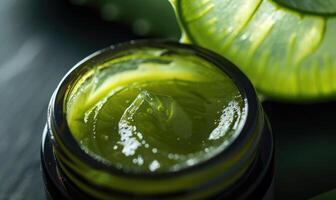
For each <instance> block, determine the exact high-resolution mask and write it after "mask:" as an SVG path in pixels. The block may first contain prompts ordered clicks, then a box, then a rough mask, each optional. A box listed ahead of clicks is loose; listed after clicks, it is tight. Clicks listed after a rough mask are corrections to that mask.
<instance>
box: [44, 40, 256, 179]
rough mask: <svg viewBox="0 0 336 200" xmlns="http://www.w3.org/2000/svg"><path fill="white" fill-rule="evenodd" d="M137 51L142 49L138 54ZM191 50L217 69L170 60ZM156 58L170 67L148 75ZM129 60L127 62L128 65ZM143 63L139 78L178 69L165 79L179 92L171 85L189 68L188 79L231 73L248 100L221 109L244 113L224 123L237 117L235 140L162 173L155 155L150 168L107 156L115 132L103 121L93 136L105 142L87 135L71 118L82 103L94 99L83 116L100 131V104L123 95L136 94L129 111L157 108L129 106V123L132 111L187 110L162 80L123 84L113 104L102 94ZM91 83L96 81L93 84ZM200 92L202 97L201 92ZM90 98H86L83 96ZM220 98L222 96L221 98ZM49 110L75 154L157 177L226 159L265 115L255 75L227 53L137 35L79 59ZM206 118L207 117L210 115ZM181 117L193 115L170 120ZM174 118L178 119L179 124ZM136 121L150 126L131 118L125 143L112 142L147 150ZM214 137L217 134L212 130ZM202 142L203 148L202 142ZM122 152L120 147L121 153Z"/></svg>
mask: <svg viewBox="0 0 336 200" xmlns="http://www.w3.org/2000/svg"><path fill="white" fill-rule="evenodd" d="M139 49H142V51H139ZM143 49H145V51H146V52H145V53H144V51H143ZM137 53H138V54H141V55H137ZM180 54H181V55H182V56H181V55H180ZM135 55H136V56H135ZM187 55H189V56H190V59H192V61H193V62H196V61H197V62H201V61H202V62H204V63H202V64H203V65H207V66H208V67H213V70H215V71H214V72H215V73H208V74H207V73H204V72H201V73H196V72H198V71H197V70H199V69H198V68H197V66H196V67H195V66H194V68H195V69H193V70H194V71H196V72H194V71H191V72H190V70H189V71H188V70H187V71H185V65H186V64H188V63H183V64H182V66H183V67H181V68H180V69H179V68H178V66H181V65H177V66H171V63H172V60H169V59H171V58H175V57H176V56H180V60H178V61H185V60H187V58H188V56H187ZM137 56H138V57H137ZM125 58H127V59H129V60H131V64H130V63H127V62H128V61H129V60H128V61H127V59H125ZM146 59H147V60H146ZM197 59H199V60H197ZM148 61H150V62H148ZM173 61H176V60H173ZM153 62H154V63H155V64H156V65H158V64H159V65H168V66H169V67H167V68H165V67H162V66H160V67H161V68H160V70H157V69H156V73H155V76H148V74H149V73H148V71H149V70H153V69H150V68H151V67H153V66H152V65H151V63H153ZM125 63H126V65H123V64H125ZM139 63H141V67H139ZM143 63H145V64H143ZM189 65H190V64H189ZM111 66H113V67H111ZM125 66H126V67H125ZM118 67H119V68H118ZM174 67H175V68H174ZM139 68H141V70H142V71H141V72H140V73H136V74H135V75H133V77H132V79H133V80H134V79H137V80H139V81H138V82H141V81H143V80H146V81H148V80H151V81H154V82H155V81H157V80H158V79H159V78H162V79H164V77H169V76H167V74H169V73H171V74H170V76H171V75H172V74H174V75H175V76H176V77H174V79H173V80H174V81H173V82H170V83H169V81H165V84H166V82H167V84H168V86H166V91H167V92H173V93H176V90H171V87H175V88H176V79H178V78H179V76H181V74H183V73H186V75H185V76H183V79H182V80H183V81H186V80H185V79H186V77H187V78H190V79H192V78H195V77H196V76H197V74H198V75H199V74H202V73H203V75H204V76H206V75H208V76H209V77H211V78H209V80H210V79H212V81H216V80H217V79H218V80H217V81H220V80H221V78H223V77H227V78H228V79H229V80H230V81H232V85H231V87H232V88H231V89H232V90H233V91H234V90H235V89H236V90H237V91H238V93H232V94H236V95H237V94H238V95H240V97H239V98H238V101H239V99H241V100H242V101H240V102H238V103H237V101H234V100H237V98H236V99H235V98H233V99H229V100H228V101H227V102H225V103H226V104H225V105H228V106H226V107H225V106H224V109H223V110H222V111H223V112H222V113H220V115H225V117H227V116H229V117H230V116H231V117H233V118H235V117H236V118H237V116H238V117H241V120H240V121H239V120H237V121H232V120H231V123H230V124H229V125H226V124H224V125H223V124H222V125H223V126H222V128H223V127H225V125H226V126H233V124H234V123H235V122H237V123H236V124H238V125H237V130H236V131H233V133H232V134H231V135H232V137H230V138H229V139H231V140H221V141H220V142H221V143H222V144H224V143H225V145H222V146H221V148H217V149H218V150H219V152H216V153H214V154H213V155H212V156H209V157H206V156H207V155H208V154H205V153H204V154H203V156H205V157H204V159H203V160H202V161H201V162H197V163H196V164H191V165H185V167H180V168H176V170H163V171H160V170H158V171H157V173H153V172H154V171H156V170H157V169H159V168H160V166H161V164H162V163H160V162H159V161H158V160H157V159H152V160H151V162H150V163H147V164H148V165H147V166H148V167H147V168H146V169H148V170H134V169H126V170H125V169H124V168H123V166H121V165H118V163H117V164H115V161H114V162H111V160H108V159H106V155H107V154H105V155H99V151H102V149H101V148H102V147H101V144H106V143H104V141H107V142H110V141H109V139H110V138H109V135H107V134H103V133H106V131H105V132H104V128H101V127H102V125H100V127H99V128H101V129H100V131H101V133H102V134H100V135H99V133H98V135H91V137H92V138H93V137H100V138H99V141H100V142H101V143H99V145H98V146H97V143H94V142H93V143H92V141H88V140H89V139H88V138H87V137H86V136H87V135H86V136H85V135H84V136H83V135H81V134H83V129H84V128H86V126H84V125H83V126H78V124H77V125H73V124H71V122H75V121H76V119H77V118H78V116H77V114H78V113H79V110H80V109H82V108H83V107H85V106H87V105H88V106H87V108H88V109H86V110H85V112H84V114H81V116H82V118H81V119H80V120H81V123H82V122H84V124H85V121H86V122H89V124H90V126H91V131H96V133H97V130H93V129H95V128H97V125H96V124H95V120H97V119H94V118H95V117H97V116H98V115H99V113H98V114H97V108H98V111H99V109H104V110H105V111H108V110H109V107H111V105H115V106H117V105H119V106H120V105H121V104H120V103H116V102H118V101H119V100H120V102H121V100H124V98H125V97H128V96H132V98H130V99H128V101H129V102H127V100H126V101H124V102H125V103H126V102H127V103H126V104H127V106H124V107H123V108H122V109H123V110H124V111H125V110H126V109H125V108H129V110H131V111H132V109H133V111H134V110H136V109H143V110H144V111H148V112H150V111H149V110H151V112H150V113H149V114H148V115H147V116H143V113H141V112H140V113H137V112H133V115H132V112H124V113H123V114H124V115H125V119H126V120H124V122H125V123H124V124H126V125H129V123H131V121H127V119H128V118H129V117H134V116H135V117H137V119H141V120H142V122H147V121H148V119H152V118H155V120H159V121H160V120H161V121H162V120H163V121H164V120H167V119H172V118H173V117H171V118H169V117H170V116H172V115H173V114H172V113H174V112H180V113H183V112H185V111H184V110H183V106H181V105H179V104H178V103H177V104H176V103H175V102H174V101H173V100H172V99H171V98H169V96H168V95H163V94H160V92H162V89H161V90H160V89H159V90H154V89H153V88H155V87H156V86H157V85H155V84H153V85H150V86H148V85H147V86H146V89H147V90H141V91H140V90H138V89H139V88H137V87H136V86H134V88H135V89H134V91H137V92H134V91H130V90H129V88H128V89H127V90H126V92H125V90H121V92H120V90H118V95H119V96H116V99H117V100H116V101H115V102H112V103H111V104H106V103H107V102H108V101H107V100H106V99H104V98H102V96H104V95H105V96H106V95H107V94H108V93H109V94H108V96H109V97H111V94H110V92H107V91H111V87H110V86H111V85H113V84H119V83H120V82H115V80H116V79H117V78H118V74H119V73H123V76H125V77H127V76H128V77H130V76H131V75H130V72H134V70H137V69H139ZM161 69H164V71H162V70H161ZM106 70H107V71H106ZM113 70H114V71H113ZM123 70H124V71H123ZM146 70H147V71H146ZM183 70H184V71H183ZM216 70H217V71H216ZM101 71H104V73H101ZM120 71H121V72H120ZM193 73H194V74H193ZM220 73H222V74H223V77H221V76H218V74H220ZM111 74H112V75H111ZM115 74H116V75H115ZM216 74H217V75H216ZM119 75H120V74H119ZM109 76H112V77H113V76H114V77H113V79H109ZM119 77H120V76H119ZM141 77H146V78H145V79H141ZM201 78H204V77H203V76H202V77H201ZM119 79H120V78H119ZM162 79H160V80H162ZM102 80H104V81H102ZM119 81H120V80H119ZM121 81H125V80H123V79H122V78H121ZM188 81H189V80H188ZM126 82H127V81H126ZM87 83H90V84H87ZM128 84H129V83H128ZM169 84H170V85H169ZM179 84H180V85H181V84H182V86H183V84H186V83H185V82H183V83H179ZM193 84H194V85H192V86H195V83H193ZM180 85H178V86H180ZM212 85H214V84H210V85H197V87H196V86H195V87H196V89H199V87H203V89H202V90H199V91H205V92H206V94H208V93H210V92H211V89H213V88H211V86H212ZM119 86H120V85H119ZM162 86H163V85H160V87H162ZM189 86H190V85H189ZM233 86H234V87H233ZM116 88H117V87H116ZM120 88H122V87H119V89H120ZM219 88H220V87H219ZM220 89H222V90H225V88H220ZM78 91H81V92H82V93H81V94H85V95H86V96H85V95H83V96H80V95H77V94H78V93H79V92H78ZM153 91H154V92H153ZM218 91H219V90H218V88H214V89H213V92H212V95H215V96H216V95H217V94H218ZM229 91H230V90H229ZM85 92H87V93H85ZM182 92H186V90H182ZM192 92H194V91H192ZM82 97H85V98H82ZM189 97H190V96H189ZM232 97H234V95H232ZM118 98H119V99H118ZM194 98H201V97H199V96H195V97H194ZM84 99H85V100H86V101H83V100H84ZM87 99H89V100H90V101H87ZM149 99H150V100H153V102H154V103H153V102H152V103H151V101H150V100H149ZM206 100H207V99H205V100H204V99H203V100H202V101H206ZM215 100H216V101H217V100H218V99H215ZM219 100H222V99H219ZM69 102H70V103H69ZM88 102H89V103H88ZM235 102H236V103H237V104H238V106H237V105H236V104H235ZM212 103H213V102H212ZM239 104H240V105H242V106H241V109H239V108H240V107H239ZM107 105H109V106H107ZM139 105H141V106H142V107H140V106H139ZM223 105H224V104H220V105H218V106H223ZM104 106H105V107H104ZM160 106H161V107H162V110H163V112H160V111H159V110H160V108H159V107H160ZM229 106H231V110H230V109H229V111H227V112H224V110H225V108H228V107H229ZM235 106H236V107H235ZM237 107H238V108H237ZM192 108H193V109H195V108H198V106H197V105H196V106H194V107H192ZM95 109H96V110H95ZM193 109H189V110H191V111H193V112H195V111H194V110H193ZM227 110H228V109H227ZM237 110H238V111H239V112H240V115H238V114H237V112H238V111H237ZM201 111H202V110H201ZM201 111H200V112H201ZM109 112H110V111H109ZM69 113H70V114H69ZM105 113H106V112H105ZM125 113H126V114H125ZM134 113H135V114H134ZM49 114H50V115H52V116H53V117H51V118H50V117H49V118H50V119H52V120H50V121H49V123H50V127H53V128H54V129H55V131H54V135H55V134H57V136H56V137H57V138H59V139H60V140H61V141H62V144H63V145H64V146H65V147H66V148H67V149H69V150H70V151H71V152H72V153H73V154H75V155H76V156H77V157H78V158H80V160H82V161H84V162H85V163H86V164H88V165H90V166H93V167H94V168H96V169H102V170H104V171H108V172H112V173H113V174H120V175H125V176H129V175H131V176H141V177H145V178H153V177H162V176H174V175H176V174H180V173H182V174H183V173H187V172H191V171H193V170H197V169H200V168H202V167H204V166H209V165H211V164H214V163H218V162H223V160H225V159H227V157H228V156H230V155H231V154H232V153H234V152H237V151H239V148H242V146H243V145H245V144H246V143H247V140H249V139H250V137H251V135H253V133H254V132H255V129H256V128H257V126H258V120H257V118H258V116H259V105H258V102H257V98H256V94H255V91H254V89H253V87H252V85H251V83H250V82H249V80H248V79H247V78H246V76H245V75H243V74H242V73H241V72H240V71H239V70H238V69H237V68H236V67H235V66H234V65H233V64H231V63H230V62H228V61H226V60H224V59H223V58H221V57H219V56H217V55H215V54H213V53H211V52H208V51H207V50H205V49H202V48H199V47H194V46H189V45H182V44H178V43H175V42H167V41H137V42H131V43H126V44H122V45H119V46H113V47H110V48H108V49H105V50H103V51H100V52H98V53H95V54H94V55H92V56H90V57H88V58H87V59H85V60H84V61H82V62H81V63H79V64H77V65H76V66H75V67H74V68H73V69H72V70H71V71H70V72H69V73H68V74H67V75H66V76H65V78H64V79H63V80H62V82H61V84H60V85H59V87H58V88H57V90H56V92H55V94H54V98H53V100H52V102H51V104H50V112H49ZM187 114H190V113H187ZM181 115H183V114H181ZM101 116H102V117H104V113H102V114H101ZM153 116H154V117H153ZM233 118H232V119H233ZM69 119H70V120H69ZM90 120H91V121H90ZM99 120H102V121H106V119H103V118H100V119H99ZM174 120H175V121H174ZM202 120H204V118H203V119H202ZM120 121H121V120H119V121H118V124H117V126H119V125H120ZM181 121H182V122H183V123H184V124H187V123H188V122H187V121H183V117H182V119H173V120H171V121H170V123H172V124H173V127H175V128H181V126H180V123H181ZM69 122H70V123H69ZM224 122H225V121H224ZM226 122H227V121H226ZM174 123H175V124H177V125H175V126H174ZM219 123H220V122H219ZM102 124H103V123H102ZM105 124H106V123H105ZM107 126H109V125H106V127H107ZM115 126H116V125H115ZM186 126H187V125H186ZM74 127H75V128H74ZM130 127H132V128H134V127H135V128H139V127H140V129H142V130H144V129H146V128H148V125H147V126H144V127H141V126H133V125H132V124H131V125H130V126H125V127H123V128H124V129H125V130H126V132H123V133H124V135H123V136H125V137H126V139H125V140H119V143H116V144H114V145H113V146H112V149H114V148H116V149H118V148H121V151H120V152H121V153H124V155H125V154H127V153H128V154H132V152H133V151H134V149H133V150H132V148H131V150H130V149H128V152H127V149H126V150H125V151H123V147H124V149H125V145H124V146H123V145H122V142H129V143H131V147H134V145H135V144H136V145H135V146H139V145H143V151H146V144H148V143H147V142H146V141H145V142H143V141H144V140H137V141H135V140H132V139H131V140H130V137H128V138H127V135H128V134H129V133H130V132H131V133H132V134H134V133H135V134H136V135H135V136H136V137H137V139H139V138H141V137H142V138H143V137H144V136H143V134H141V132H140V134H137V133H139V132H136V131H133V130H129V128H130ZM196 127H198V126H196ZM76 128H78V130H77V132H76V130H75V129H76ZM154 128H157V127H154ZM182 128H183V127H182ZM152 129H153V128H152ZM74 130H75V131H74ZM127 131H128V132H127ZM132 131H133V132H132ZM183 131H185V133H187V132H188V131H186V130H183V129H182V132H183ZM75 132H76V133H75ZM177 132H178V131H177ZM180 132H181V130H180ZM119 133H120V131H119ZM218 133H222V129H220V130H219V131H218V132H214V134H213V135H212V137H213V138H215V137H219V136H218ZM216 134H217V135H216ZM128 136H129V135H128ZM85 137H86V138H85ZM120 137H122V136H120ZM209 137H211V134H210V136H209ZM151 138H152V137H151ZM175 138H177V137H175ZM127 139H128V140H127ZM168 139H169V138H168ZM180 139H181V140H182V139H183V135H182V136H181V138H180ZM188 140H190V138H188V137H186V140H185V141H184V143H185V144H184V145H185V146H187V145H188V144H187V143H186V142H187V141H188ZM93 141H94V140H93ZM157 141H159V140H157ZM200 141H202V140H200ZM85 142H87V143H86V144H84V145H83V143H85ZM90 142H91V143H90ZM132 142H133V143H132ZM87 144H90V145H91V146H90V148H91V149H90V148H86V147H88V145H87ZM175 144H176V143H175ZM95 145H96V147H95ZM132 145H133V146H132ZM148 146H150V144H148ZM219 146H220V145H219ZM181 147H183V145H181ZM200 147H202V146H201V145H200V146H198V147H197V148H200ZM95 148H96V149H95ZM168 148H169V147H168ZM197 148H196V149H197ZM104 150H105V151H106V149H103V151H104ZM160 150H161V149H160V148H159V147H157V146H152V147H151V148H150V152H151V153H150V155H151V156H152V157H153V156H154V158H155V155H158V154H159V153H160ZM197 150H198V149H197ZM180 151H181V152H183V151H188V149H187V148H185V149H183V148H180ZM120 152H117V153H119V154H120ZM167 152H168V151H167ZM167 152H165V153H167ZM195 152H198V151H195ZM188 153H190V152H187V153H186V154H188ZM192 153H194V152H192ZM206 153H208V152H206ZM97 155H98V156H97ZM162 155H165V154H162ZM131 156H133V155H131ZM166 156H167V157H168V158H169V156H170V157H171V158H172V159H171V160H174V156H175V154H174V153H172V154H171V155H169V152H168V153H167V155H166ZM200 157H202V156H200ZM112 161H113V160H112ZM155 161H157V162H155ZM184 161H185V163H188V161H189V162H191V161H190V159H185V160H184ZM131 162H133V163H134V164H136V165H138V166H139V165H141V163H142V164H143V162H144V157H139V156H137V157H134V158H132V159H131ZM189 164H190V163H189ZM125 166H126V165H125ZM153 169H154V170H153Z"/></svg>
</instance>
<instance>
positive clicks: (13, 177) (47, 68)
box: [0, 0, 336, 200]
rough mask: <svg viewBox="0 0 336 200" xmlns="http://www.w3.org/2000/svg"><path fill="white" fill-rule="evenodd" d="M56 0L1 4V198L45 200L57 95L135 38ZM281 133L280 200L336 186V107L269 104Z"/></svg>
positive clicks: (4, 1) (17, 0) (278, 135)
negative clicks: (81, 71) (98, 57)
mask: <svg viewBox="0 0 336 200" xmlns="http://www.w3.org/2000/svg"><path fill="white" fill-rule="evenodd" d="M92 16H94V13H88V11H85V12H84V11H82V10H80V9H79V8H77V7H76V8H74V7H69V6H67V5H65V4H64V3H61V1H57V0H55V1H53V0H48V1H46V0H1V1H0V113H1V115H0V160H1V163H0V200H2V199H4V200H7V199H9V200H12V199H13V200H16V199H32V200H39V199H44V198H45V197H44V193H43V185H42V179H41V175H40V157H39V151H40V143H41V134H42V130H43V127H44V124H45V120H46V108H47V104H48V101H49V98H50V96H51V94H52V92H53V90H54V89H55V87H56V85H57V83H58V82H59V81H60V79H61V77H62V76H63V75H64V74H65V73H66V71H68V70H69V69H70V67H71V66H73V65H74V64H75V63H76V62H78V61H79V60H81V59H82V58H83V57H85V56H87V55H88V54H90V53H92V52H94V51H95V50H98V49H101V48H103V47H105V46H108V45H110V44H113V43H117V42H120V41H125V40H129V39H131V38H135V36H133V35H132V34H131V33H130V32H129V31H128V29H127V27H124V26H122V25H118V24H105V23H104V22H101V21H99V20H98V18H97V17H92ZM264 106H265V110H266V111H267V113H268V115H269V116H270V120H271V123H272V125H273V129H274V133H275V136H276V184H275V185H276V199H296V200H299V199H306V198H308V197H311V196H313V195H316V194H319V193H321V192H323V191H328V190H329V189H332V188H336V161H335V160H336V145H335V144H336V117H335V113H336V103H328V104H319V105H305V106H295V105H285V104H277V103H271V102H266V103H265V104H264Z"/></svg>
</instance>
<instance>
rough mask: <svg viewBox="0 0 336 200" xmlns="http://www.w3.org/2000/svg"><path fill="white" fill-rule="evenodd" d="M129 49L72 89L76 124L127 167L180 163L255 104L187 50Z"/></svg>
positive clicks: (189, 162) (209, 149) (104, 156)
mask: <svg viewBox="0 0 336 200" xmlns="http://www.w3.org/2000/svg"><path fill="white" fill-rule="evenodd" d="M128 53H129V55H123V56H121V57H118V58H116V59H111V61H107V62H106V63H103V64H101V65H98V66H96V67H94V68H93V69H92V70H91V71H89V72H87V73H86V74H85V75H84V76H83V77H82V78H81V79H79V80H78V81H77V85H75V86H74V87H73V88H72V89H71V90H70V91H69V95H68V103H67V121H68V124H69V127H70V130H71V132H72V134H73V136H74V137H75V139H76V140H77V141H78V142H79V143H80V145H81V147H82V149H84V150H85V151H86V152H87V153H89V154H90V155H91V156H93V157H95V158H96V159H98V160H99V161H102V162H104V163H106V164H108V165H113V166H115V167H117V168H119V169H122V170H124V171H134V172H166V171H176V170H180V169H182V168H186V167H189V166H193V165H196V164H198V163H200V162H203V161H205V160H208V159H209V158H211V157H213V156H215V155H217V154H218V153H219V152H221V151H223V150H224V149H225V148H226V147H228V146H229V145H230V144H231V143H232V141H233V140H234V139H235V138H236V137H237V136H238V135H239V132H240V129H241V128H242V126H243V125H244V122H245V118H246V109H247V107H246V103H245V100H244V98H243V97H242V95H241V93H240V92H239V90H238V88H237V87H236V85H235V84H234V82H233V81H232V80H231V78H230V77H228V76H227V75H226V74H225V73H224V72H222V71H221V70H219V69H218V68H216V67H215V66H213V65H212V64H211V63H209V62H207V61H206V60H203V59H201V58H199V57H196V56H195V55H192V54H190V53H187V52H179V53H178V54H176V53H174V52H169V51H168V50H158V49H154V48H153V49H152V48H139V49H137V50H134V51H132V52H128Z"/></svg>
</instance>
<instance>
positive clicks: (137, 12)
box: [70, 0, 180, 39]
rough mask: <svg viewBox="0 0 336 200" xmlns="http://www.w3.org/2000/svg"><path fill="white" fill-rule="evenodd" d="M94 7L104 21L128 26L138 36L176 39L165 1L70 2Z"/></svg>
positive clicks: (173, 22)
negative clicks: (122, 23)
mask: <svg viewBox="0 0 336 200" xmlns="http://www.w3.org/2000/svg"><path fill="white" fill-rule="evenodd" d="M70 1H71V2H72V3H75V4H79V5H84V6H90V7H94V8H96V9H98V10H99V12H100V15H101V17H102V18H103V19H104V20H106V21H118V22H124V23H126V24H128V25H129V26H130V27H131V28H132V30H133V32H134V33H135V34H137V35H140V36H147V35H152V36H164V37H170V38H176V39H177V38H178V36H179V34H180V33H179V28H178V25H177V22H176V20H175V16H174V11H173V10H172V9H171V6H170V5H169V2H168V1H167V0H133V1H132V0H131V1H130V0H70Z"/></svg>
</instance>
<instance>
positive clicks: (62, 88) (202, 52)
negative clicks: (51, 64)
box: [47, 39, 260, 179]
mask: <svg viewBox="0 0 336 200" xmlns="http://www.w3.org/2000/svg"><path fill="white" fill-rule="evenodd" d="M139 47H153V48H163V49H164V48H166V49H167V48H168V49H169V48H175V49H183V50H187V51H190V52H192V53H193V54H194V55H195V56H197V57H200V58H202V59H204V60H205V61H207V62H209V63H211V64H213V65H214V66H215V67H217V68H218V69H220V70H221V71H223V72H224V73H225V74H226V75H227V76H228V77H229V78H231V80H232V81H233V82H234V84H235V85H236V87H237V88H238V90H239V92H240V93H241V95H242V97H243V99H244V100H245V101H246V105H247V113H246V120H245V123H244V125H243V127H242V129H240V132H239V133H238V136H237V137H236V138H235V139H234V140H233V141H232V142H231V144H229V145H228V147H227V148H225V149H223V150H222V151H221V152H219V153H218V154H216V155H214V156H213V157H211V158H209V159H207V160H205V161H203V162H200V163H197V164H195V165H193V166H189V167H186V168H182V169H180V170H178V171H166V172H157V173H149V172H136V171H127V172H126V171H123V170H121V169H118V168H117V167H115V166H113V165H107V164H105V163H103V162H101V161H99V160H97V159H95V158H94V157H92V156H90V155H89V154H88V153H86V152H85V151H84V150H83V149H82V148H81V147H80V145H79V143H78V142H77V141H76V139H75V138H74V136H73V135H72V134H71V131H70V128H69V126H68V122H67V119H66V112H64V111H65V109H64V108H65V105H66V104H65V100H66V91H67V90H68V85H69V84H70V83H71V81H72V80H73V79H75V78H76V77H77V76H78V75H79V74H81V72H82V71H81V70H82V68H84V67H87V66H86V65H88V64H91V65H92V64H94V63H93V62H92V60H93V59H95V58H98V57H100V56H103V55H104V54H113V53H117V52H121V51H125V50H130V49H136V48H139ZM259 107H260V106H259V103H258V100H257V95H256V92H255V90H254V87H253V85H252V83H251V82H250V80H249V79H248V78H247V76H246V75H245V74H244V73H243V72H242V71H240V69H238V67H236V66H235V65H234V64H233V63H231V62H230V61H228V60H227V59H225V58H223V57H221V56H220V55H218V54H216V53H214V52H212V51H210V50H207V49H204V48H202V47H198V46H195V45H189V44H180V43H178V42H175V41H170V40H160V39H159V40H157V39H156V40H154V39H149V40H136V41H134V40H133V41H129V42H125V43H121V44H117V45H112V46H109V47H107V48H105V49H102V50H99V51H97V52H95V53H93V54H91V55H89V56H88V57H86V58H84V59H83V60H82V61H80V62H79V63H77V64H76V65H75V66H74V67H73V68H72V69H70V70H69V72H68V73H67V74H66V75H65V76H64V77H63V79H62V80H61V82H60V84H59V85H58V86H57V88H56V90H55V92H54V93H53V96H52V98H51V101H50V103H49V108H48V120H47V123H48V127H49V128H51V129H55V132H56V133H62V134H58V135H57V136H58V137H59V138H60V139H61V140H62V143H63V144H64V145H65V147H66V148H68V149H69V150H70V151H71V152H72V153H73V154H74V155H76V157H78V158H79V159H81V160H82V161H84V162H85V163H86V164H88V165H89V166H91V167H93V168H96V169H99V170H104V171H105V172H108V173H112V174H117V175H120V176H126V177H127V176H128V177H129V176H131V177H136V178H143V179H160V178H164V177H172V176H177V175H184V174H187V173H191V172H193V171H195V170H199V169H203V168H205V167H206V166H209V165H212V164H216V163H220V162H222V161H225V158H226V157H227V156H228V155H229V154H230V152H233V151H236V150H237V149H239V148H240V146H241V145H242V144H244V143H245V140H247V139H248V138H249V137H250V135H252V134H253V133H254V131H255V129H256V127H257V123H258V116H259V112H260V111H259ZM50 132H51V133H52V134H53V133H54V131H50Z"/></svg>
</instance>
